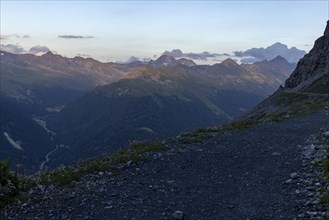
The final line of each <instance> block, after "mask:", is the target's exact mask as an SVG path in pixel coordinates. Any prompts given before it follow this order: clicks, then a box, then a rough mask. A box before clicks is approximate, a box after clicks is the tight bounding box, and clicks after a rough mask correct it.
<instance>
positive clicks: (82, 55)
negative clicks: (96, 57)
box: [76, 53, 92, 58]
mask: <svg viewBox="0 0 329 220" xmlns="http://www.w3.org/2000/svg"><path fill="white" fill-rule="evenodd" d="M76 56H77V57H83V58H92V57H91V55H89V54H84V53H78V54H77V55H76Z"/></svg>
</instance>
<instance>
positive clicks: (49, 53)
mask: <svg viewBox="0 0 329 220" xmlns="http://www.w3.org/2000/svg"><path fill="white" fill-rule="evenodd" d="M54 56H56V55H55V54H53V53H52V52H51V51H50V50H49V51H48V52H47V53H45V54H43V55H42V57H54Z"/></svg>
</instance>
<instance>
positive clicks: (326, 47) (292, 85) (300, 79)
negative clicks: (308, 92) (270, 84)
mask: <svg viewBox="0 0 329 220" xmlns="http://www.w3.org/2000/svg"><path fill="white" fill-rule="evenodd" d="M328 22H329V21H328ZM328 60H329V23H328V24H327V27H326V29H325V32H324V35H323V36H322V37H320V38H319V39H317V40H316V41H315V43H314V47H313V49H312V50H311V51H310V52H309V53H308V54H306V55H305V56H304V57H303V58H302V59H301V60H300V61H299V62H298V64H297V68H296V69H295V71H294V72H293V73H292V74H291V76H290V77H289V79H287V81H286V85H285V88H287V89H290V90H292V91H298V90H301V89H303V88H306V87H308V86H310V85H311V84H312V83H313V82H314V81H316V80H318V79H320V78H322V77H324V79H325V82H324V83H326V85H327V86H328V82H329V81H328V74H329V63H328ZM328 91H329V90H327V93H328Z"/></svg>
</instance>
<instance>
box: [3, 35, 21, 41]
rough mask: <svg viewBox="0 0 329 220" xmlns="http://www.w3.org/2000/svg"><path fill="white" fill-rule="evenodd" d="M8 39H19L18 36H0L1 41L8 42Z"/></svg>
mask: <svg viewBox="0 0 329 220" xmlns="http://www.w3.org/2000/svg"><path fill="white" fill-rule="evenodd" d="M10 38H20V36H19V35H18V34H9V35H1V36H0V39H1V40H9V39H10Z"/></svg>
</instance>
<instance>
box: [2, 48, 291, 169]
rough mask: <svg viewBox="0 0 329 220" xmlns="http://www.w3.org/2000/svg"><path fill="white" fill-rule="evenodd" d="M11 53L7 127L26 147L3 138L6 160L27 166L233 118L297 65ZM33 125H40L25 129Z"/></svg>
mask: <svg viewBox="0 0 329 220" xmlns="http://www.w3.org/2000/svg"><path fill="white" fill-rule="evenodd" d="M1 54H2V55H1V78H2V80H1V102H2V106H3V110H2V111H1V114H2V126H1V132H2V133H4V132H6V134H7V135H8V137H9V136H10V137H12V138H14V139H17V140H19V141H20V143H21V147H22V148H23V149H24V151H17V150H15V148H13V147H12V144H10V143H14V142H13V141H8V138H7V136H2V137H0V140H1V142H0V144H1V146H2V148H1V149H0V152H1V154H0V157H1V158H2V159H4V158H7V157H10V158H12V160H13V164H16V165H18V166H19V167H20V168H19V170H21V172H25V173H31V172H36V171H38V170H39V168H40V167H42V168H43V169H51V168H54V167H57V166H59V165H61V164H69V163H72V162H75V161H78V160H80V159H85V158H89V157H93V156H97V155H99V154H103V153H111V152H114V151H116V150H118V149H119V148H121V147H123V146H126V145H128V144H130V143H135V142H139V141H142V140H159V139H162V138H166V137H169V136H172V135H177V134H179V133H181V132H183V131H186V130H193V129H196V128H198V127H207V126H214V125H218V124H223V123H226V122H229V121H231V120H232V119H234V118H237V117H239V116H241V115H242V114H243V113H245V112H246V111H247V110H248V109H250V108H251V107H253V106H254V105H256V104H257V103H259V102H260V101H262V100H263V99H264V98H266V97H267V96H268V95H270V94H271V93H272V92H273V91H275V90H276V89H277V88H278V87H279V86H280V85H282V84H283V82H284V80H285V79H286V78H287V77H288V75H289V73H290V72H292V70H293V68H294V67H295V65H296V64H291V63H288V62H287V61H286V60H285V59H284V58H283V57H280V56H278V57H277V58H275V59H274V60H272V61H262V62H256V63H254V64H238V63H236V62H235V61H234V60H232V59H226V60H225V61H223V62H222V63H218V64H214V65H197V64H195V63H193V61H192V60H188V59H186V58H180V59H176V58H174V57H172V56H171V55H162V56H160V57H159V58H158V59H157V60H154V61H152V60H151V61H149V62H144V63H143V62H137V63H136V62H134V63H127V64H116V63H101V62H99V61H96V60H94V59H92V58H81V57H75V58H66V57H62V56H60V55H55V54H53V53H51V52H47V53H45V54H44V55H41V56H35V55H31V54H22V55H17V54H10V53H7V52H1ZM273 69H276V70H277V71H275V70H273ZM10 106H12V108H14V109H15V110H14V111H11V110H10ZM11 118H13V119H14V118H15V120H11ZM177 119H179V120H177ZM36 126H37V127H38V128H35V127H36ZM27 127H28V128H27ZM32 127H33V129H32ZM26 129H29V130H31V131H32V130H38V132H36V131H35V132H34V134H33V135H31V134H28V133H24V132H20V131H23V130H26ZM31 136H33V137H31ZM14 139H12V140H14ZM14 146H16V145H14ZM57 146H70V147H59V148H58V147H57ZM32 148H33V150H32ZM54 149H58V150H54ZM31 151H32V152H35V153H32V152H31ZM50 152H51V153H50ZM45 157H46V161H47V162H45V160H44V158H45ZM19 158H24V160H22V159H19ZM17 160H19V161H22V162H20V163H17V162H14V161H17ZM23 161H24V162H23Z"/></svg>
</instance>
